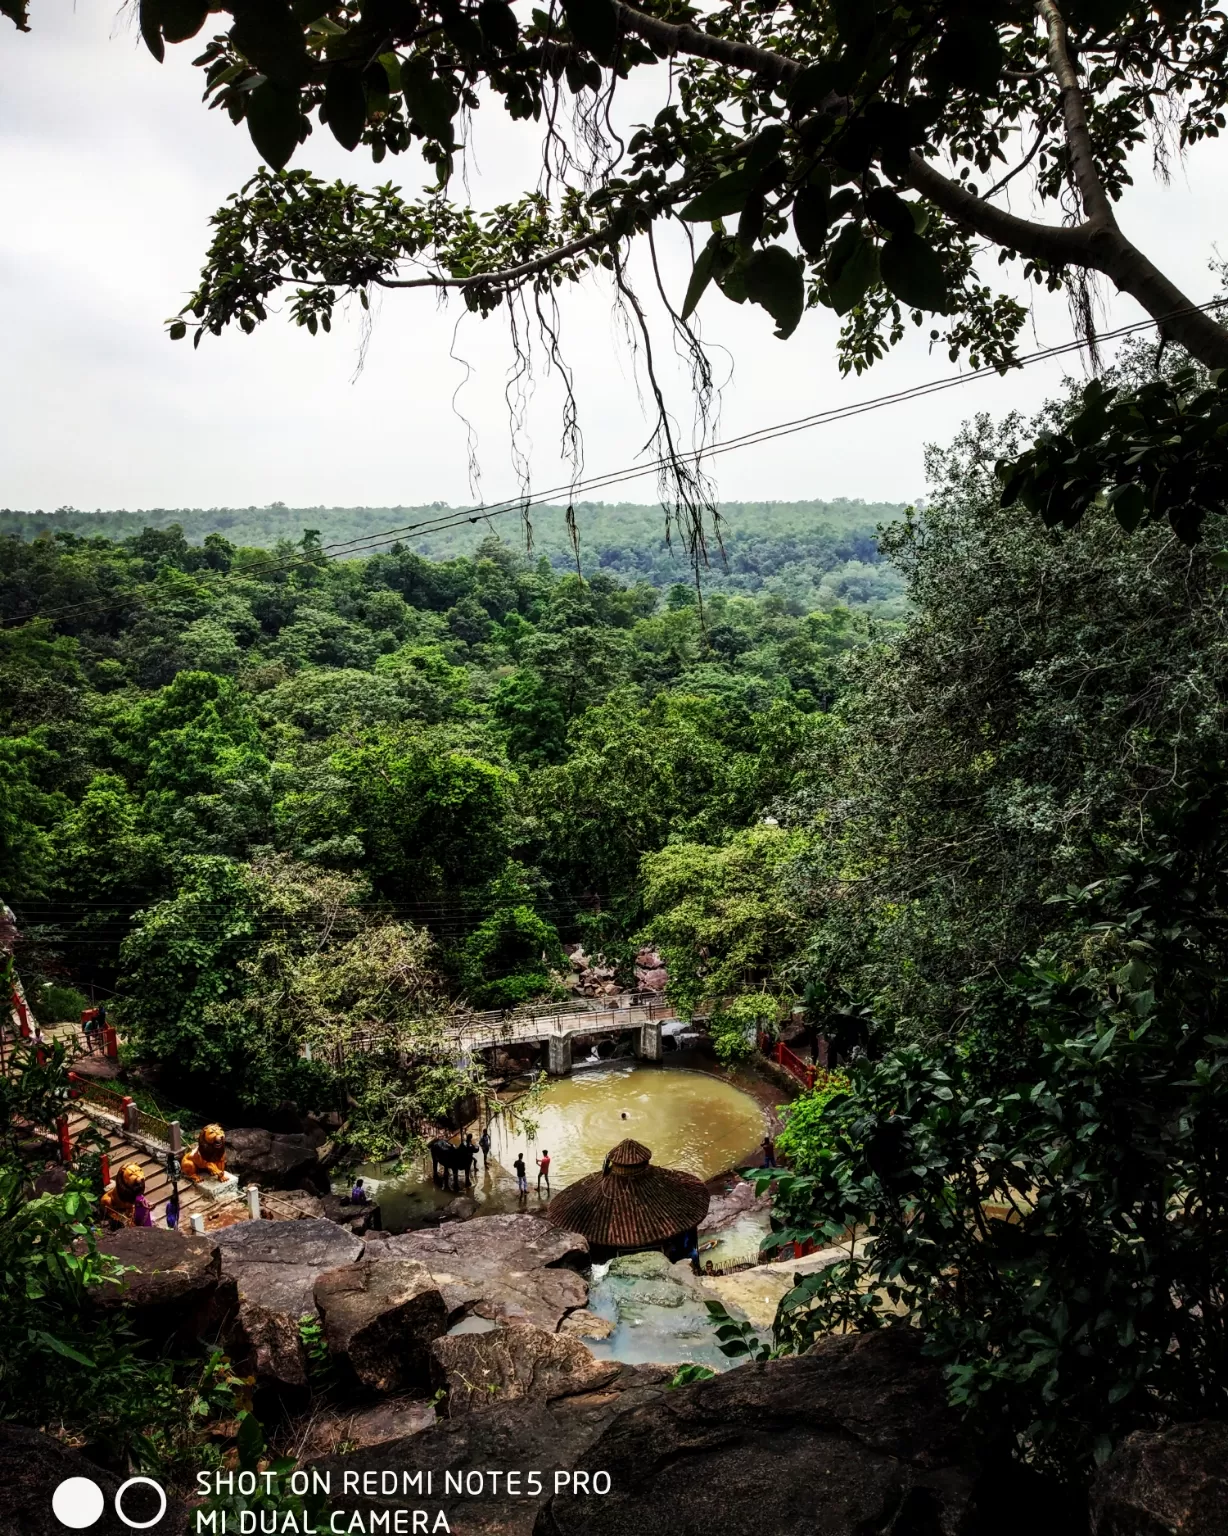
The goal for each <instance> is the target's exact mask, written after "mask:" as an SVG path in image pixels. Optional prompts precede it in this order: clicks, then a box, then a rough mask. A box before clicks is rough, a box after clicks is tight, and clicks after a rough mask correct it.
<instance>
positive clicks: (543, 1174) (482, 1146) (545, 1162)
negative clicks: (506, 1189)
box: [464, 1126, 550, 1202]
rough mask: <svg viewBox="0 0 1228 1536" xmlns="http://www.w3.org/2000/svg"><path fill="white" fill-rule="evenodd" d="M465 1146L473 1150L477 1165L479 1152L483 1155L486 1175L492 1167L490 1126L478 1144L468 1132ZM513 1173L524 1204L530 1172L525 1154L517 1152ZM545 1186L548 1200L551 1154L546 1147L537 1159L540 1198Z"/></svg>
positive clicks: (483, 1168)
mask: <svg viewBox="0 0 1228 1536" xmlns="http://www.w3.org/2000/svg"><path fill="white" fill-rule="evenodd" d="M464 1145H465V1146H466V1147H470V1148H472V1150H473V1158H474V1162H475V1163H476V1162H477V1154H478V1153H479V1152H480V1153H481V1154H482V1172H483V1173H485V1172H486V1170H487V1168H488V1167H489V1166H490V1128H489V1126H484V1127H483V1128H482V1134H481V1135H480V1136H479V1137H478V1139H477V1142H476V1143H475V1142H474V1139H473V1132H472V1131H467V1132H466V1133H465V1140H464ZM512 1171H513V1173H515V1175H516V1193H517V1195H518V1196H519V1197H520V1200H521V1201H522V1202H523V1201H525V1200H527V1199H528V1198H529V1171H528V1166H527V1164H526V1163H525V1160H524V1153H523V1152H517V1154H516V1158H515V1161H514V1162H513V1163H512ZM543 1184H544V1185H545V1186H546V1198H547V1200H548V1199H549V1198H550V1153H549V1151H548V1150H547V1149H546V1148H545V1147H543V1148H542V1155H541V1156H540V1157H539V1158H538V1159H537V1193H538V1196H539V1197H540V1195H541V1192H542V1185H543Z"/></svg>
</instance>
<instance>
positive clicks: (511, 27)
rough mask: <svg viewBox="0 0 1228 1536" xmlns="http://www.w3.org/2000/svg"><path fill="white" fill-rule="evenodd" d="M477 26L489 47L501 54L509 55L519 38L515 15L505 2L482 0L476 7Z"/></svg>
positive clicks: (504, 0) (503, 0)
mask: <svg viewBox="0 0 1228 1536" xmlns="http://www.w3.org/2000/svg"><path fill="white" fill-rule="evenodd" d="M478 25H479V26H480V27H481V28H482V31H483V32H484V33H485V34H486V36H487V37H488V38H489V39H490V42H491V45H492V46H493V47H495V48H498V49H499V50H500V51H501V52H503V53H510V52H511V51H512V49H513V48H515V46H516V42H517V39H518V38H519V37H520V27H519V24H518V23H517V21H516V13H515V12H514V11H513V10H512V8H511V6H510V5H508V4H506V0H482V3H481V5H480V6H478Z"/></svg>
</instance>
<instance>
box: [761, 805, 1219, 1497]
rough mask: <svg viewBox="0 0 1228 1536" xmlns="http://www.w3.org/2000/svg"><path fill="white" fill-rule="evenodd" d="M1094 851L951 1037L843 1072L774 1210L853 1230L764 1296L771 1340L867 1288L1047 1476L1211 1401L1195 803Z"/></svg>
mask: <svg viewBox="0 0 1228 1536" xmlns="http://www.w3.org/2000/svg"><path fill="white" fill-rule="evenodd" d="M1119 862H1120V873H1119V874H1118V875H1117V876H1116V877H1114V878H1113V879H1112V880H1108V881H1104V882H1100V883H1099V884H1098V885H1097V886H1095V887H1092V888H1089V889H1086V890H1083V891H1077V892H1071V893H1068V895H1067V896H1066V897H1065V898H1064V899H1063V902H1062V906H1063V908H1064V912H1065V921H1064V923H1063V925H1062V926H1061V927H1060V928H1059V929H1058V930H1057V932H1056V933H1055V934H1054V936H1053V937H1052V939H1051V941H1050V943H1049V944H1048V945H1047V946H1046V949H1045V950H1044V951H1043V952H1042V953H1039V954H1037V955H1036V956H1035V957H1034V958H1033V959H1032V960H1030V961H1029V962H1028V963H1027V964H1026V965H1025V966H1024V967H1023V969H1022V970H1021V971H1020V973H1019V974H1018V975H1016V976H1015V977H1014V978H1013V979H1012V980H1010V981H1009V982H1004V983H999V984H996V985H995V986H994V987H993V988H988V989H986V990H985V991H984V992H983V993H982V995H981V996H980V998H979V1000H978V1003H977V1006H976V1009H975V1011H974V1018H973V1021H972V1030H971V1032H970V1033H968V1034H967V1035H966V1036H965V1037H964V1039H963V1041H962V1042H958V1043H944V1044H941V1045H936V1046H915V1047H909V1048H902V1049H897V1050H894V1051H892V1052H890V1053H889V1054H887V1055H886V1056H885V1057H884V1058H883V1060H882V1061H880V1062H878V1063H876V1064H863V1065H861V1066H858V1067H855V1068H853V1069H852V1070H851V1073H850V1076H851V1077H852V1081H853V1090H852V1092H851V1093H850V1094H848V1095H847V1096H843V1097H839V1098H836V1099H833V1100H832V1101H831V1102H829V1103H828V1104H827V1106H826V1107H825V1108H824V1109H823V1110H822V1111H821V1114H820V1115H819V1117H818V1125H819V1126H820V1127H821V1137H820V1138H818V1139H817V1140H816V1141H815V1143H814V1144H813V1152H814V1155H813V1157H812V1158H811V1159H810V1161H809V1166H808V1171H807V1172H805V1173H803V1174H784V1175H781V1176H780V1177H779V1183H778V1194H777V1204H776V1210H775V1214H774V1226H775V1227H776V1228H777V1231H776V1233H775V1236H774V1239H773V1240H774V1241H776V1242H785V1241H790V1240H794V1239H796V1238H802V1239H805V1238H808V1237H819V1236H821V1237H822V1238H823V1239H824V1240H827V1241H830V1240H832V1239H834V1238H836V1237H838V1236H839V1235H840V1234H843V1233H845V1232H847V1230H848V1229H849V1228H850V1227H853V1228H855V1229H856V1230H857V1232H858V1235H861V1236H865V1237H868V1238H869V1239H870V1242H869V1243H868V1245H867V1246H866V1248H865V1250H864V1252H863V1253H862V1254H861V1255H860V1256H857V1255H856V1254H853V1253H851V1254H850V1257H849V1258H848V1259H847V1260H846V1261H844V1262H843V1263H841V1264H840V1265H837V1266H835V1267H834V1268H832V1269H830V1270H827V1271H824V1272H823V1274H821V1275H814V1276H808V1277H806V1278H804V1279H803V1280H801V1281H800V1283H799V1284H798V1285H797V1286H796V1287H795V1288H794V1290H793V1291H791V1292H790V1293H789V1294H788V1295H787V1296H786V1297H785V1298H784V1300H783V1301H782V1303H781V1307H780V1311H779V1313H778V1316H777V1321H776V1331H777V1340H778V1342H779V1343H783V1344H787V1345H788V1346H789V1347H791V1348H794V1349H801V1348H804V1347H805V1346H806V1345H807V1344H808V1343H809V1342H810V1341H811V1340H812V1339H813V1338H814V1337H815V1336H816V1335H817V1334H819V1333H822V1332H825V1331H828V1330H830V1329H832V1328H842V1327H850V1326H851V1327H854V1328H869V1327H876V1326H880V1325H881V1324H882V1323H883V1322H885V1321H886V1322H891V1321H895V1320H896V1319H895V1317H893V1316H891V1315H890V1314H886V1315H885V1312H886V1309H885V1305H884V1304H885V1303H890V1304H891V1305H892V1307H894V1308H895V1309H896V1311H897V1312H899V1313H900V1314H902V1315H903V1317H904V1318H906V1319H907V1320H908V1321H909V1322H910V1323H912V1324H914V1325H916V1326H919V1327H920V1328H922V1329H923V1330H924V1332H925V1334H926V1336H927V1349H928V1350H929V1352H930V1353H931V1354H932V1355H934V1356H936V1357H937V1358H938V1359H939V1360H940V1361H941V1362H942V1363H943V1365H944V1367H945V1372H946V1379H947V1383H948V1387H949V1392H950V1396H951V1399H952V1401H953V1402H954V1403H955V1404H957V1405H958V1406H960V1407H961V1408H962V1409H964V1410H965V1412H966V1413H967V1414H968V1416H969V1417H970V1419H971V1421H972V1422H973V1424H974V1425H975V1426H976V1427H977V1428H978V1429H979V1430H980V1431H981V1433H982V1434H983V1435H984V1436H986V1437H988V1438H989V1439H990V1440H992V1441H996V1442H998V1443H999V1444H1001V1443H1003V1442H1004V1443H1005V1444H1006V1445H1007V1446H1009V1447H1010V1448H1011V1449H1013V1450H1015V1451H1017V1452H1019V1453H1020V1454H1022V1455H1024V1456H1025V1457H1026V1458H1027V1459H1029V1460H1030V1461H1033V1462H1035V1463H1039V1464H1042V1465H1047V1466H1049V1467H1050V1468H1052V1469H1054V1470H1056V1471H1058V1472H1061V1473H1064V1474H1081V1473H1084V1472H1085V1471H1086V1470H1087V1468H1088V1467H1089V1466H1090V1465H1091V1464H1093V1463H1095V1462H1099V1461H1100V1460H1102V1459H1103V1458H1104V1457H1105V1456H1106V1455H1107V1454H1108V1453H1109V1451H1110V1450H1111V1448H1112V1446H1113V1445H1114V1444H1115V1443H1116V1442H1117V1441H1118V1440H1119V1439H1121V1438H1122V1437H1123V1436H1124V1435H1125V1434H1127V1433H1129V1432H1130V1431H1131V1430H1133V1429H1136V1428H1139V1427H1146V1426H1149V1425H1156V1424H1161V1423H1165V1422H1171V1421H1173V1420H1182V1419H1190V1418H1201V1417H1206V1416H1212V1415H1217V1414H1218V1415H1224V1414H1228V1336H1226V1327H1228V1284H1226V1282H1225V1275H1226V1273H1228V1271H1226V1270H1225V1265H1224V1256H1225V1253H1228V1186H1226V1185H1225V1182H1224V1178H1223V1169H1224V1167H1225V1166H1228V1028H1226V1027H1225V1024H1226V1020H1225V1005H1226V1004H1228V915H1226V914H1228V826H1226V824H1225V820H1224V818H1223V817H1222V815H1221V814H1220V812H1219V810H1218V801H1217V800H1215V799H1214V797H1213V796H1208V797H1207V798H1206V799H1205V800H1203V801H1200V802H1198V803H1196V804H1195V803H1191V804H1189V805H1188V806H1186V807H1185V809H1184V811H1183V813H1182V815H1181V816H1180V817H1179V818H1178V819H1177V821H1176V822H1175V823H1174V824H1172V825H1170V827H1169V829H1168V831H1167V832H1166V833H1165V834H1164V835H1163V837H1157V839H1156V841H1155V842H1154V844H1153V845H1152V846H1150V847H1148V848H1146V849H1144V850H1134V851H1131V850H1122V851H1121V856H1120V860H1119ZM801 1130H802V1127H801V1126H799V1134H800V1133H801ZM760 1182H763V1180H760Z"/></svg>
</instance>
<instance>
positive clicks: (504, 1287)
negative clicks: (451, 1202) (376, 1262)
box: [367, 1215, 588, 1332]
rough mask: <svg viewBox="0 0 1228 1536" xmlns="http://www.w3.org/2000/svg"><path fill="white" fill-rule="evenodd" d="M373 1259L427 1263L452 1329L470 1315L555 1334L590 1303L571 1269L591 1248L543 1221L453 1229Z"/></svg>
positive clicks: (406, 1236)
mask: <svg viewBox="0 0 1228 1536" xmlns="http://www.w3.org/2000/svg"><path fill="white" fill-rule="evenodd" d="M367 1253H368V1254H369V1255H370V1256H371V1257H372V1258H376V1259H417V1260H418V1261H419V1263H422V1264H425V1265H426V1267H427V1268H428V1269H429V1270H430V1272H431V1274H432V1275H434V1277H435V1279H436V1281H437V1282H438V1284H439V1287H440V1289H441V1290H442V1292H443V1299H444V1302H445V1304H446V1306H447V1308H448V1320H449V1322H450V1323H453V1322H456V1321H457V1320H458V1319H460V1318H461V1317H464V1316H465V1315H466V1314H467V1313H468V1314H472V1315H474V1316H477V1317H485V1318H489V1319H490V1320H491V1321H492V1322H500V1323H513V1324H526V1325H532V1326H535V1327H538V1328H546V1329H549V1330H550V1331H551V1332H553V1331H554V1330H555V1329H557V1328H558V1326H559V1324H560V1323H561V1322H562V1320H563V1319H564V1317H566V1316H567V1314H568V1313H569V1312H572V1311H574V1310H575V1309H576V1308H578V1307H582V1306H584V1304H585V1303H586V1302H587V1300H588V1284H587V1282H586V1281H585V1280H584V1278H583V1276H581V1275H579V1274H577V1273H576V1272H575V1269H574V1268H570V1267H569V1266H572V1265H577V1264H582V1263H584V1262H585V1261H586V1259H587V1256H588V1244H587V1242H585V1240H584V1238H582V1237H580V1236H579V1234H578V1233H575V1232H563V1231H560V1229H559V1228H558V1227H553V1226H551V1225H550V1223H549V1222H548V1221H544V1220H542V1218H541V1217H539V1216H519V1215H508V1216H477V1217H475V1218H474V1219H473V1220H472V1221H454V1222H448V1223H447V1225H446V1226H442V1227H437V1228H433V1229H429V1230H426V1231H422V1232H403V1233H401V1234H400V1235H399V1236H397V1237H392V1238H388V1239H386V1240H382V1241H376V1242H368V1244H367Z"/></svg>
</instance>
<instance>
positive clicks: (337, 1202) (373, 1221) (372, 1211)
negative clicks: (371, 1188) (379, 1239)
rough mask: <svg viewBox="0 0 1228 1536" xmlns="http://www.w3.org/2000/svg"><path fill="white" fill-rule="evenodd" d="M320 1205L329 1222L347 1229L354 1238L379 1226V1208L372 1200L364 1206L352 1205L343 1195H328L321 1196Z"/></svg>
mask: <svg viewBox="0 0 1228 1536" xmlns="http://www.w3.org/2000/svg"><path fill="white" fill-rule="evenodd" d="M320 1205H321V1207H322V1208H323V1211H324V1214H325V1216H327V1217H328V1219H329V1221H335V1222H336V1223H337V1225H338V1226H341V1227H345V1228H347V1229H348V1230H349V1231H350V1232H352V1233H353V1234H354V1235H355V1237H360V1236H362V1234H363V1233H365V1232H368V1231H369V1230H370V1229H371V1228H372V1227H373V1226H378V1225H379V1206H378V1205H377V1204H376V1203H375V1201H374V1200H368V1201H367V1202H366V1204H365V1205H354V1204H352V1203H351V1202H350V1200H349V1199H348V1198H347V1197H346V1196H345V1195H333V1194H328V1195H323V1196H321V1198H320Z"/></svg>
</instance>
